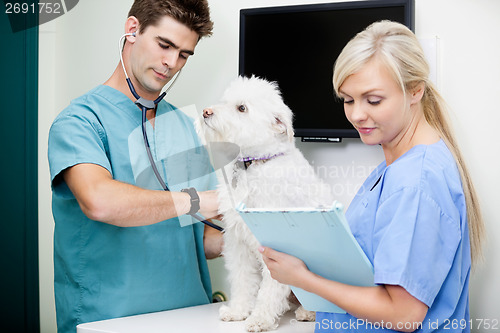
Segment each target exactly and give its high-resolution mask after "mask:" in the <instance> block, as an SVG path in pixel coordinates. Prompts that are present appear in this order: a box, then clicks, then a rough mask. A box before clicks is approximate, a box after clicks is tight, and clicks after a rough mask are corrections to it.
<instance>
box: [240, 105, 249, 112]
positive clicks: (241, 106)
mask: <svg viewBox="0 0 500 333" xmlns="http://www.w3.org/2000/svg"><path fill="white" fill-rule="evenodd" d="M238 111H240V112H246V111H247V107H246V106H245V105H240V106H238Z"/></svg>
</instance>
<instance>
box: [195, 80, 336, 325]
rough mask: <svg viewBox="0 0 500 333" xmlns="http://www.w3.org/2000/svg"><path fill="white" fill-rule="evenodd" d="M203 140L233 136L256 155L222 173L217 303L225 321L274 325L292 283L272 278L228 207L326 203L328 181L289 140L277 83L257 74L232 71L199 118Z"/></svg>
mask: <svg viewBox="0 0 500 333" xmlns="http://www.w3.org/2000/svg"><path fill="white" fill-rule="evenodd" d="M196 123H197V128H198V131H199V132H200V135H201V136H202V137H204V138H205V140H206V141H207V142H231V143H235V144H237V145H238V146H239V147H240V149H241V156H242V157H253V158H262V157H269V156H273V155H277V156H276V157H273V158H271V159H268V160H256V161H254V162H253V163H252V164H251V165H250V166H249V167H248V169H245V168H244V167H243V168H242V167H241V164H238V163H236V164H234V165H233V166H232V170H233V172H232V174H231V175H230V177H229V178H230V179H229V184H231V185H230V186H227V185H226V184H225V182H224V180H223V179H220V182H219V183H220V184H221V185H220V186H219V188H218V191H219V199H220V209H219V210H220V213H221V214H223V219H222V222H223V224H224V229H225V232H224V242H225V244H224V250H223V255H224V258H225V262H226V267H227V269H228V272H229V281H230V284H231V299H230V301H229V304H228V305H225V306H222V307H221V309H220V318H221V319H222V320H224V321H238V320H246V322H245V327H246V329H247V330H248V331H251V332H260V331H267V330H273V329H276V328H277V327H278V322H279V316H281V315H282V314H283V313H285V312H286V311H288V310H289V309H290V303H289V300H288V296H289V294H290V288H289V287H288V286H286V285H282V284H280V283H278V282H277V281H276V280H273V279H272V278H271V275H270V273H269V271H268V269H267V267H266V266H265V264H264V262H263V260H262V256H261V254H260V253H259V252H258V247H259V243H258V241H257V239H256V238H255V237H254V236H253V235H252V233H251V232H250V230H249V229H248V227H247V225H246V224H245V222H244V221H243V220H242V219H241V217H240V216H239V214H238V213H237V212H236V210H235V209H234V207H233V204H234V203H238V202H244V203H245V204H246V206H247V207H249V208H287V207H319V206H329V205H331V203H332V202H333V197H332V195H331V192H330V191H329V188H328V187H327V186H326V185H325V184H324V183H322V182H321V181H320V179H319V178H318V177H317V176H316V175H315V174H314V170H313V168H312V167H311V166H310V164H309V163H308V162H307V160H306V159H305V158H304V156H303V155H302V153H301V152H300V151H299V150H298V149H297V148H296V147H295V143H294V139H293V134H294V133H293V127H292V112H291V110H290V109H289V108H288V107H287V106H286V105H285V104H284V103H283V100H282V98H281V95H280V92H279V89H278V86H277V85H276V84H275V83H271V82H268V81H266V80H263V79H259V78H256V77H252V78H242V77H240V78H238V79H236V80H235V81H233V82H232V83H231V84H230V86H229V87H228V88H227V90H226V91H225V93H224V95H223V97H222V101H221V103H220V104H218V105H215V106H212V107H210V108H207V109H205V110H204V116H203V117H202V118H200V119H197V121H196ZM296 315H297V318H298V319H299V320H311V319H313V320H314V313H312V314H311V313H310V312H308V311H305V310H304V309H303V308H299V309H298V311H297V312H296Z"/></svg>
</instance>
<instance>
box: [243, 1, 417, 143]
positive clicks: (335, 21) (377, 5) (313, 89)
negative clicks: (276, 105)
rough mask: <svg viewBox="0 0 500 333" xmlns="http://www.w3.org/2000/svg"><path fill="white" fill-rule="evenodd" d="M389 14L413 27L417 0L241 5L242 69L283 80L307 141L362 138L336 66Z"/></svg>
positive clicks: (285, 95)
mask: <svg viewBox="0 0 500 333" xmlns="http://www.w3.org/2000/svg"><path fill="white" fill-rule="evenodd" d="M384 19H386V20H392V21H397V22H400V23H403V24H405V25H406V26H407V27H409V28H410V29H412V30H414V0H375V1H371V0H370V1H354V2H335V3H327V4H314V5H300V6H283V7H266V8H252V9H242V10H241V11H240V54H239V74H240V75H244V76H251V75H256V76H259V77H262V78H265V79H267V80H270V81H276V82H277V83H278V85H279V87H280V90H281V93H282V96H283V99H284V101H285V103H286V104H287V105H288V106H289V107H290V108H291V109H292V111H293V113H294V128H295V136H297V137H302V138H303V140H304V141H340V139H341V138H354V137H359V135H358V133H357V131H356V130H355V129H354V128H353V127H352V125H351V124H350V123H349V122H348V121H347V119H346V117H345V115H344V107H343V104H342V101H340V100H339V99H336V98H335V97H334V91H333V84H332V76H333V65H334V63H335V60H336V59H337V57H338V55H339V54H340V52H341V51H342V49H343V47H344V46H345V45H346V43H347V42H348V41H349V40H350V39H351V38H352V37H354V36H355V35H356V34H357V33H358V32H360V31H362V30H363V29H365V28H366V27H367V26H368V25H370V24H371V23H373V22H376V21H380V20H384Z"/></svg>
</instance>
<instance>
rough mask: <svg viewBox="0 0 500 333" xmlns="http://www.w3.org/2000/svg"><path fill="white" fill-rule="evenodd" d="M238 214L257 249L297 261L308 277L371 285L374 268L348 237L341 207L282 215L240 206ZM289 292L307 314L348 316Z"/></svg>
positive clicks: (302, 293) (320, 300)
mask: <svg viewBox="0 0 500 333" xmlns="http://www.w3.org/2000/svg"><path fill="white" fill-rule="evenodd" d="M237 211H238V213H239V214H240V216H241V217H242V218H243V220H244V221H245V223H246V224H247V225H248V227H249V228H250V230H251V231H252V233H253V234H254V235H255V237H256V238H257V240H258V241H259V242H260V244H261V245H263V246H267V247H270V248H273V249H275V250H277V251H280V252H284V253H288V254H290V255H293V256H295V257H297V258H300V259H301V260H302V261H304V263H305V264H306V265H307V267H308V268H309V270H310V271H311V272H313V273H316V274H318V275H320V276H323V277H325V278H327V279H330V280H334V281H338V282H342V283H346V284H350V285H354V286H366V287H368V286H374V285H375V284H374V282H373V281H374V273H373V266H372V264H371V263H370V261H369V260H368V258H367V256H366V255H365V253H364V252H363V250H362V249H361V247H360V246H359V244H358V242H357V241H356V239H355V238H354V236H353V235H352V233H351V229H350V228H349V224H348V223H347V220H346V219H345V216H344V210H343V205H342V204H341V203H339V202H337V201H335V202H334V203H333V205H332V206H331V207H329V208H327V209H309V208H295V209H286V210H283V209H275V210H274V209H266V210H261V209H254V208H246V207H245V205H244V204H240V205H239V206H238V207H237ZM291 288H292V290H293V292H294V294H295V296H296V297H297V298H298V300H299V301H300V303H301V304H302V306H303V307H304V308H305V309H307V310H309V311H320V312H331V313H346V312H345V311H344V310H342V309H341V308H339V307H338V306H336V305H335V304H333V303H331V302H329V301H327V300H325V299H324V298H322V297H320V296H318V295H315V294H312V293H310V292H307V291H305V290H303V289H300V288H297V287H293V286H292V287H291Z"/></svg>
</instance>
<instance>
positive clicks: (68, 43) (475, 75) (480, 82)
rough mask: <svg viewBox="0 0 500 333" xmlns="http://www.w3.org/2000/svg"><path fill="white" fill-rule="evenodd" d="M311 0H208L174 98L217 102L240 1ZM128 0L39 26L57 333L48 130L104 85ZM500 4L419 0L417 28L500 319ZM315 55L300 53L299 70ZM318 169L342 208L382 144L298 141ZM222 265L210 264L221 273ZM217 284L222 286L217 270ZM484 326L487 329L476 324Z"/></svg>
mask: <svg viewBox="0 0 500 333" xmlns="http://www.w3.org/2000/svg"><path fill="white" fill-rule="evenodd" d="M319 2H331V1H320V0H318V1H308V0H232V1H227V0H209V3H210V5H211V10H212V18H213V20H214V22H215V29H214V36H213V37H211V38H209V39H205V40H202V41H201V42H200V44H199V45H198V47H197V49H196V55H195V56H194V57H193V58H192V59H190V60H189V63H188V65H187V66H186V68H185V70H184V71H183V74H182V76H181V77H180V78H179V80H178V82H177V83H176V86H175V87H174V88H173V89H172V90H171V92H170V93H169V96H168V100H169V101H171V102H173V103H174V104H176V105H178V106H186V105H191V104H195V105H196V107H197V109H198V110H199V111H201V110H202V109H203V107H204V106H207V105H210V104H212V103H214V102H215V101H217V99H218V98H219V97H220V95H221V93H222V91H223V89H224V88H225V86H226V85H227V83H228V82H229V81H230V80H232V79H233V78H234V77H236V75H237V70H238V27H239V24H238V20H239V10H240V9H241V8H250V7H262V6H271V5H290V4H309V3H319ZM131 3H132V0H106V1H102V0H85V1H80V3H79V4H78V5H77V6H76V7H75V8H74V9H73V10H72V11H70V12H69V13H68V14H66V15H64V16H62V17H60V18H58V19H57V20H55V21H53V22H50V23H48V24H45V25H42V26H41V27H40V117H39V119H40V121H39V122H40V123H39V136H40V137H39V142H40V148H39V155H40V161H39V162H40V171H39V181H40V184H39V192H40V193H39V196H40V232H39V234H40V290H41V325H42V332H54V331H55V315H54V300H53V272H52V269H53V268H52V232H53V221H52V217H51V211H50V181H49V176H48V166H47V162H46V150H47V146H46V142H47V133H48V128H49V126H50V123H51V121H52V120H53V118H54V117H55V115H56V114H57V113H58V112H59V111H60V110H62V108H64V107H65V106H66V105H67V104H68V103H69V101H70V100H71V99H72V98H75V97H77V96H79V95H81V94H83V93H84V92H86V91H88V90H90V89H91V88H93V87H94V86H95V85H97V84H99V83H102V82H103V81H104V80H106V79H107V78H108V77H109V75H111V73H112V71H113V70H114V68H115V66H116V64H117V63H118V50H117V48H118V46H117V45H118V38H119V37H120V35H121V33H122V31H123V25H124V21H125V18H126V14H127V11H128V8H129V7H130V5H131ZM498 17H500V1H498V0H475V1H470V0H440V1H434V0H416V34H417V36H418V37H419V38H429V37H433V36H438V37H439V38H440V48H439V51H440V55H441V57H440V62H439V63H438V77H439V78H440V80H439V86H440V88H441V92H442V94H443V95H444V97H445V98H446V100H447V101H448V103H449V105H450V107H451V109H452V110H453V114H452V119H453V122H454V125H455V128H456V132H457V136H458V141H459V143H460V146H461V148H462V150H463V153H464V155H465V158H466V159H467V162H468V164H469V167H470V169H471V173H472V176H473V179H474V182H475V185H476V188H477V190H478V192H479V196H480V198H481V204H482V207H483V214H484V218H485V221H486V224H487V228H488V238H489V240H488V243H487V244H486V246H485V264H484V265H482V266H479V267H478V269H477V270H476V271H475V273H474V275H473V278H472V282H471V296H470V297H471V301H470V306H471V316H472V318H477V319H489V320H493V319H497V320H500V315H499V312H500V311H499V310H500V300H499V298H498V297H497V296H498V295H500V284H499V283H498V282H496V281H497V280H498V278H497V277H498V275H500V267H499V265H496V263H498V256H499V255H500V246H499V243H500V236H499V235H500V225H499V224H497V223H495V222H496V220H495V214H494V213H495V211H494V209H495V205H496V199H497V198H498V195H496V192H495V190H496V189H498V188H500V176H499V174H498V172H496V170H498V165H499V154H498V153H499V148H498V144H499V143H500V142H499V139H498V136H497V133H496V132H497V127H498V126H499V124H500V112H499V111H500V110H499V107H498V103H497V101H496V99H498V97H499V96H500V80H499V79H498V78H499V77H500V63H499V59H500V44H499V43H498V36H497V35H498V33H499V32H500V20H498ZM310 61H314V56H313V53H311V56H310V58H307V55H306V58H300V59H297V63H298V66H300V67H298V68H299V73H300V70H305V69H307V63H308V62H310ZM298 146H299V148H300V149H302V150H303V152H304V154H305V155H306V157H307V158H308V159H309V160H310V161H311V163H313V164H314V165H315V166H316V167H317V168H318V169H319V170H323V171H324V170H328V173H325V175H327V176H325V177H326V178H327V179H326V180H327V181H328V182H330V183H332V184H333V185H336V186H335V187H334V188H335V189H336V193H337V194H338V197H339V199H340V200H341V201H342V202H344V203H345V204H346V205H347V204H348V203H349V200H350V199H351V198H352V196H353V195H354V190H355V188H356V187H357V186H359V184H360V182H361V181H362V179H363V178H364V177H366V175H367V173H368V172H369V170H371V168H373V167H374V166H375V165H376V164H378V163H379V162H380V161H381V160H382V158H383V156H382V154H381V151H380V149H379V148H377V147H368V146H365V145H363V144H361V143H360V142H359V141H357V140H353V139H351V140H345V142H344V143H342V144H319V143H316V144H312V143H308V144H302V143H298ZM220 266H221V262H220V261H219V262H216V263H215V264H214V265H212V269H215V270H218V272H217V273H216V274H215V275H223V274H224V273H223V272H224V271H223V270H222V269H221V268H220ZM214 284H215V289H219V288H225V285H224V283H222V282H221V278H220V276H219V277H218V278H217V279H216V281H215V282H214ZM478 331H485V332H486V331H487V330H484V329H483V330H478Z"/></svg>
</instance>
